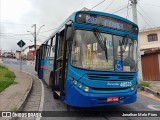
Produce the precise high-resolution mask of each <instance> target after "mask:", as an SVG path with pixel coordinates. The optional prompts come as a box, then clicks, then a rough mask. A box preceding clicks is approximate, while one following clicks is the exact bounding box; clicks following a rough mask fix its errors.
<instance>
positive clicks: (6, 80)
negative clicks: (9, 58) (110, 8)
mask: <svg viewBox="0 0 160 120" xmlns="http://www.w3.org/2000/svg"><path fill="white" fill-rule="evenodd" d="M15 77H16V76H15V74H14V72H11V71H9V70H8V68H6V67H5V66H1V65H0V92H2V91H3V90H4V89H5V88H7V87H8V86H10V85H11V84H13V83H14V79H15Z"/></svg>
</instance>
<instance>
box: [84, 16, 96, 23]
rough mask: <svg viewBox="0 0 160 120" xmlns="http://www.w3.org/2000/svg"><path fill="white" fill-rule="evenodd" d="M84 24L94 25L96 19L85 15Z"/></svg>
mask: <svg viewBox="0 0 160 120" xmlns="http://www.w3.org/2000/svg"><path fill="white" fill-rule="evenodd" d="M86 23H91V24H96V23H97V18H95V17H93V16H88V15H87V16H86Z"/></svg>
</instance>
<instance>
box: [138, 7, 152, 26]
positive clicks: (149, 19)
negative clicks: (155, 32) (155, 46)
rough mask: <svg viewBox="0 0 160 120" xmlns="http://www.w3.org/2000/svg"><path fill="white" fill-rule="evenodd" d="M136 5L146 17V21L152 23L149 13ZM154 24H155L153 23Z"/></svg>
mask: <svg viewBox="0 0 160 120" xmlns="http://www.w3.org/2000/svg"><path fill="white" fill-rule="evenodd" d="M138 7H139V8H140V9H141V10H142V12H143V13H144V14H145V17H146V18H147V19H148V21H149V22H150V23H151V24H152V25H153V22H151V21H153V20H151V18H150V17H149V15H148V14H147V13H146V12H145V11H144V10H143V9H142V8H141V6H139V5H138ZM153 26H155V25H153Z"/></svg>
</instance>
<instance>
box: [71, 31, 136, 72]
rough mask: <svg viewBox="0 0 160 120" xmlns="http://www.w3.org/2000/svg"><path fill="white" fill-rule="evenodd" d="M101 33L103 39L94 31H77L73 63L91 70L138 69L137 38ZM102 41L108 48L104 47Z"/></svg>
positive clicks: (74, 40)
mask: <svg viewBox="0 0 160 120" xmlns="http://www.w3.org/2000/svg"><path fill="white" fill-rule="evenodd" d="M99 33H100V34H101V39H100V38H98V37H97V36H96V34H95V32H93V31H85V30H76V31H75V35H74V39H73V46H72V53H71V64H72V65H73V66H75V67H79V68H83V69H89V70H100V71H136V70H137V40H133V39H130V38H128V39H126V37H122V36H117V35H112V34H107V33H102V32H99ZM100 41H101V43H103V46H105V48H106V49H103V47H102V45H101V44H100ZM106 52H107V53H106Z"/></svg>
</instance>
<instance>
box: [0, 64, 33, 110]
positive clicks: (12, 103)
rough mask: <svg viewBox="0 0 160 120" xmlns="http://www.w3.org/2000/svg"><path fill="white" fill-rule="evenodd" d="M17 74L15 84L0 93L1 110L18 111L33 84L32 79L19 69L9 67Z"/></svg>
mask: <svg viewBox="0 0 160 120" xmlns="http://www.w3.org/2000/svg"><path fill="white" fill-rule="evenodd" d="M9 69H10V70H11V71H13V72H14V73H15V75H16V78H15V84H12V85H10V86H9V87H8V88H6V89H5V90H4V91H2V92H1V93H0V111H17V110H18V109H19V108H20V107H21V105H22V104H23V102H24V101H25V97H26V93H29V91H30V89H31V86H32V79H31V77H30V76H29V75H26V74H25V73H23V72H20V71H19V70H17V69H15V68H13V67H9Z"/></svg>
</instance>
